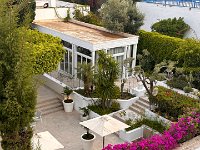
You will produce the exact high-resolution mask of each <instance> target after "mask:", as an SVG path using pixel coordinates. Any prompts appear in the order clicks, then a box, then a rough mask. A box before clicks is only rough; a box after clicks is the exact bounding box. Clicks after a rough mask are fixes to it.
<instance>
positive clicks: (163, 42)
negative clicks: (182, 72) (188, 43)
mask: <svg viewBox="0 0 200 150" xmlns="http://www.w3.org/2000/svg"><path fill="white" fill-rule="evenodd" d="M138 34H139V42H138V53H142V50H144V49H147V50H148V51H149V52H150V53H151V55H152V56H153V59H154V61H155V63H156V64H157V63H160V62H162V61H163V60H164V59H166V60H176V58H175V56H174V57H173V56H172V54H173V52H174V51H175V50H176V49H178V48H179V47H180V45H181V44H183V43H184V42H185V40H183V39H179V38H175V37H169V36H166V35H162V34H159V33H157V32H146V31H144V30H140V31H139V32H138Z"/></svg>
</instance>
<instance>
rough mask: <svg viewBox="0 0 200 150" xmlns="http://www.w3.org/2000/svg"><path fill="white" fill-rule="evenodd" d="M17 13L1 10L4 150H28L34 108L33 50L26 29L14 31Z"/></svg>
mask: <svg viewBox="0 0 200 150" xmlns="http://www.w3.org/2000/svg"><path fill="white" fill-rule="evenodd" d="M3 2H5V1H1V2H0V4H2V5H1V6H5V5H3V4H4V3H3ZM4 12H5V13H4ZM7 14H10V16H8V15H7ZM16 14H17V13H16V9H15V8H9V9H6V8H5V7H4V8H3V7H1V8H0V18H1V20H5V21H0V35H1V36H0V56H1V57H0V62H1V63H0V79H1V80H0V118H1V124H0V131H1V136H2V143H1V144H2V148H3V149H5V150H30V149H31V137H32V129H31V128H30V123H31V122H32V118H33V116H34V111H35V105H36V90H35V82H34V80H33V64H32V61H33V60H32V57H31V53H32V49H30V47H27V45H26V43H27V39H28V36H27V34H26V30H25V29H24V28H17V26H18V25H17V23H16V22H17V19H16V18H15V15H16Z"/></svg>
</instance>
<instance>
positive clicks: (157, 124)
mask: <svg viewBox="0 0 200 150" xmlns="http://www.w3.org/2000/svg"><path fill="white" fill-rule="evenodd" d="M126 124H128V125H130V126H131V127H129V128H127V129H126V131H130V130H133V129H136V128H138V127H141V126H142V125H147V126H149V127H150V128H152V129H154V130H156V131H158V132H160V133H163V132H164V131H165V130H166V127H165V126H163V125H162V123H161V122H160V121H157V120H150V119H148V118H142V119H139V120H136V121H135V122H132V120H126Z"/></svg>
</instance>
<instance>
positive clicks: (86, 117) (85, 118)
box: [80, 114, 89, 121]
mask: <svg viewBox="0 0 200 150" xmlns="http://www.w3.org/2000/svg"><path fill="white" fill-rule="evenodd" d="M80 118H81V121H86V120H88V119H89V116H83V115H82V114H81V117H80Z"/></svg>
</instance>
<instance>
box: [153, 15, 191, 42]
mask: <svg viewBox="0 0 200 150" xmlns="http://www.w3.org/2000/svg"><path fill="white" fill-rule="evenodd" d="M151 29H152V31H155V32H158V33H161V34H164V35H168V36H172V37H179V38H183V36H184V34H185V32H187V30H188V29H190V26H189V25H188V24H186V23H185V22H184V20H183V18H181V17H179V18H178V19H177V18H173V19H171V18H169V19H163V20H161V21H159V22H156V23H154V24H153V25H152V26H151Z"/></svg>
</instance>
